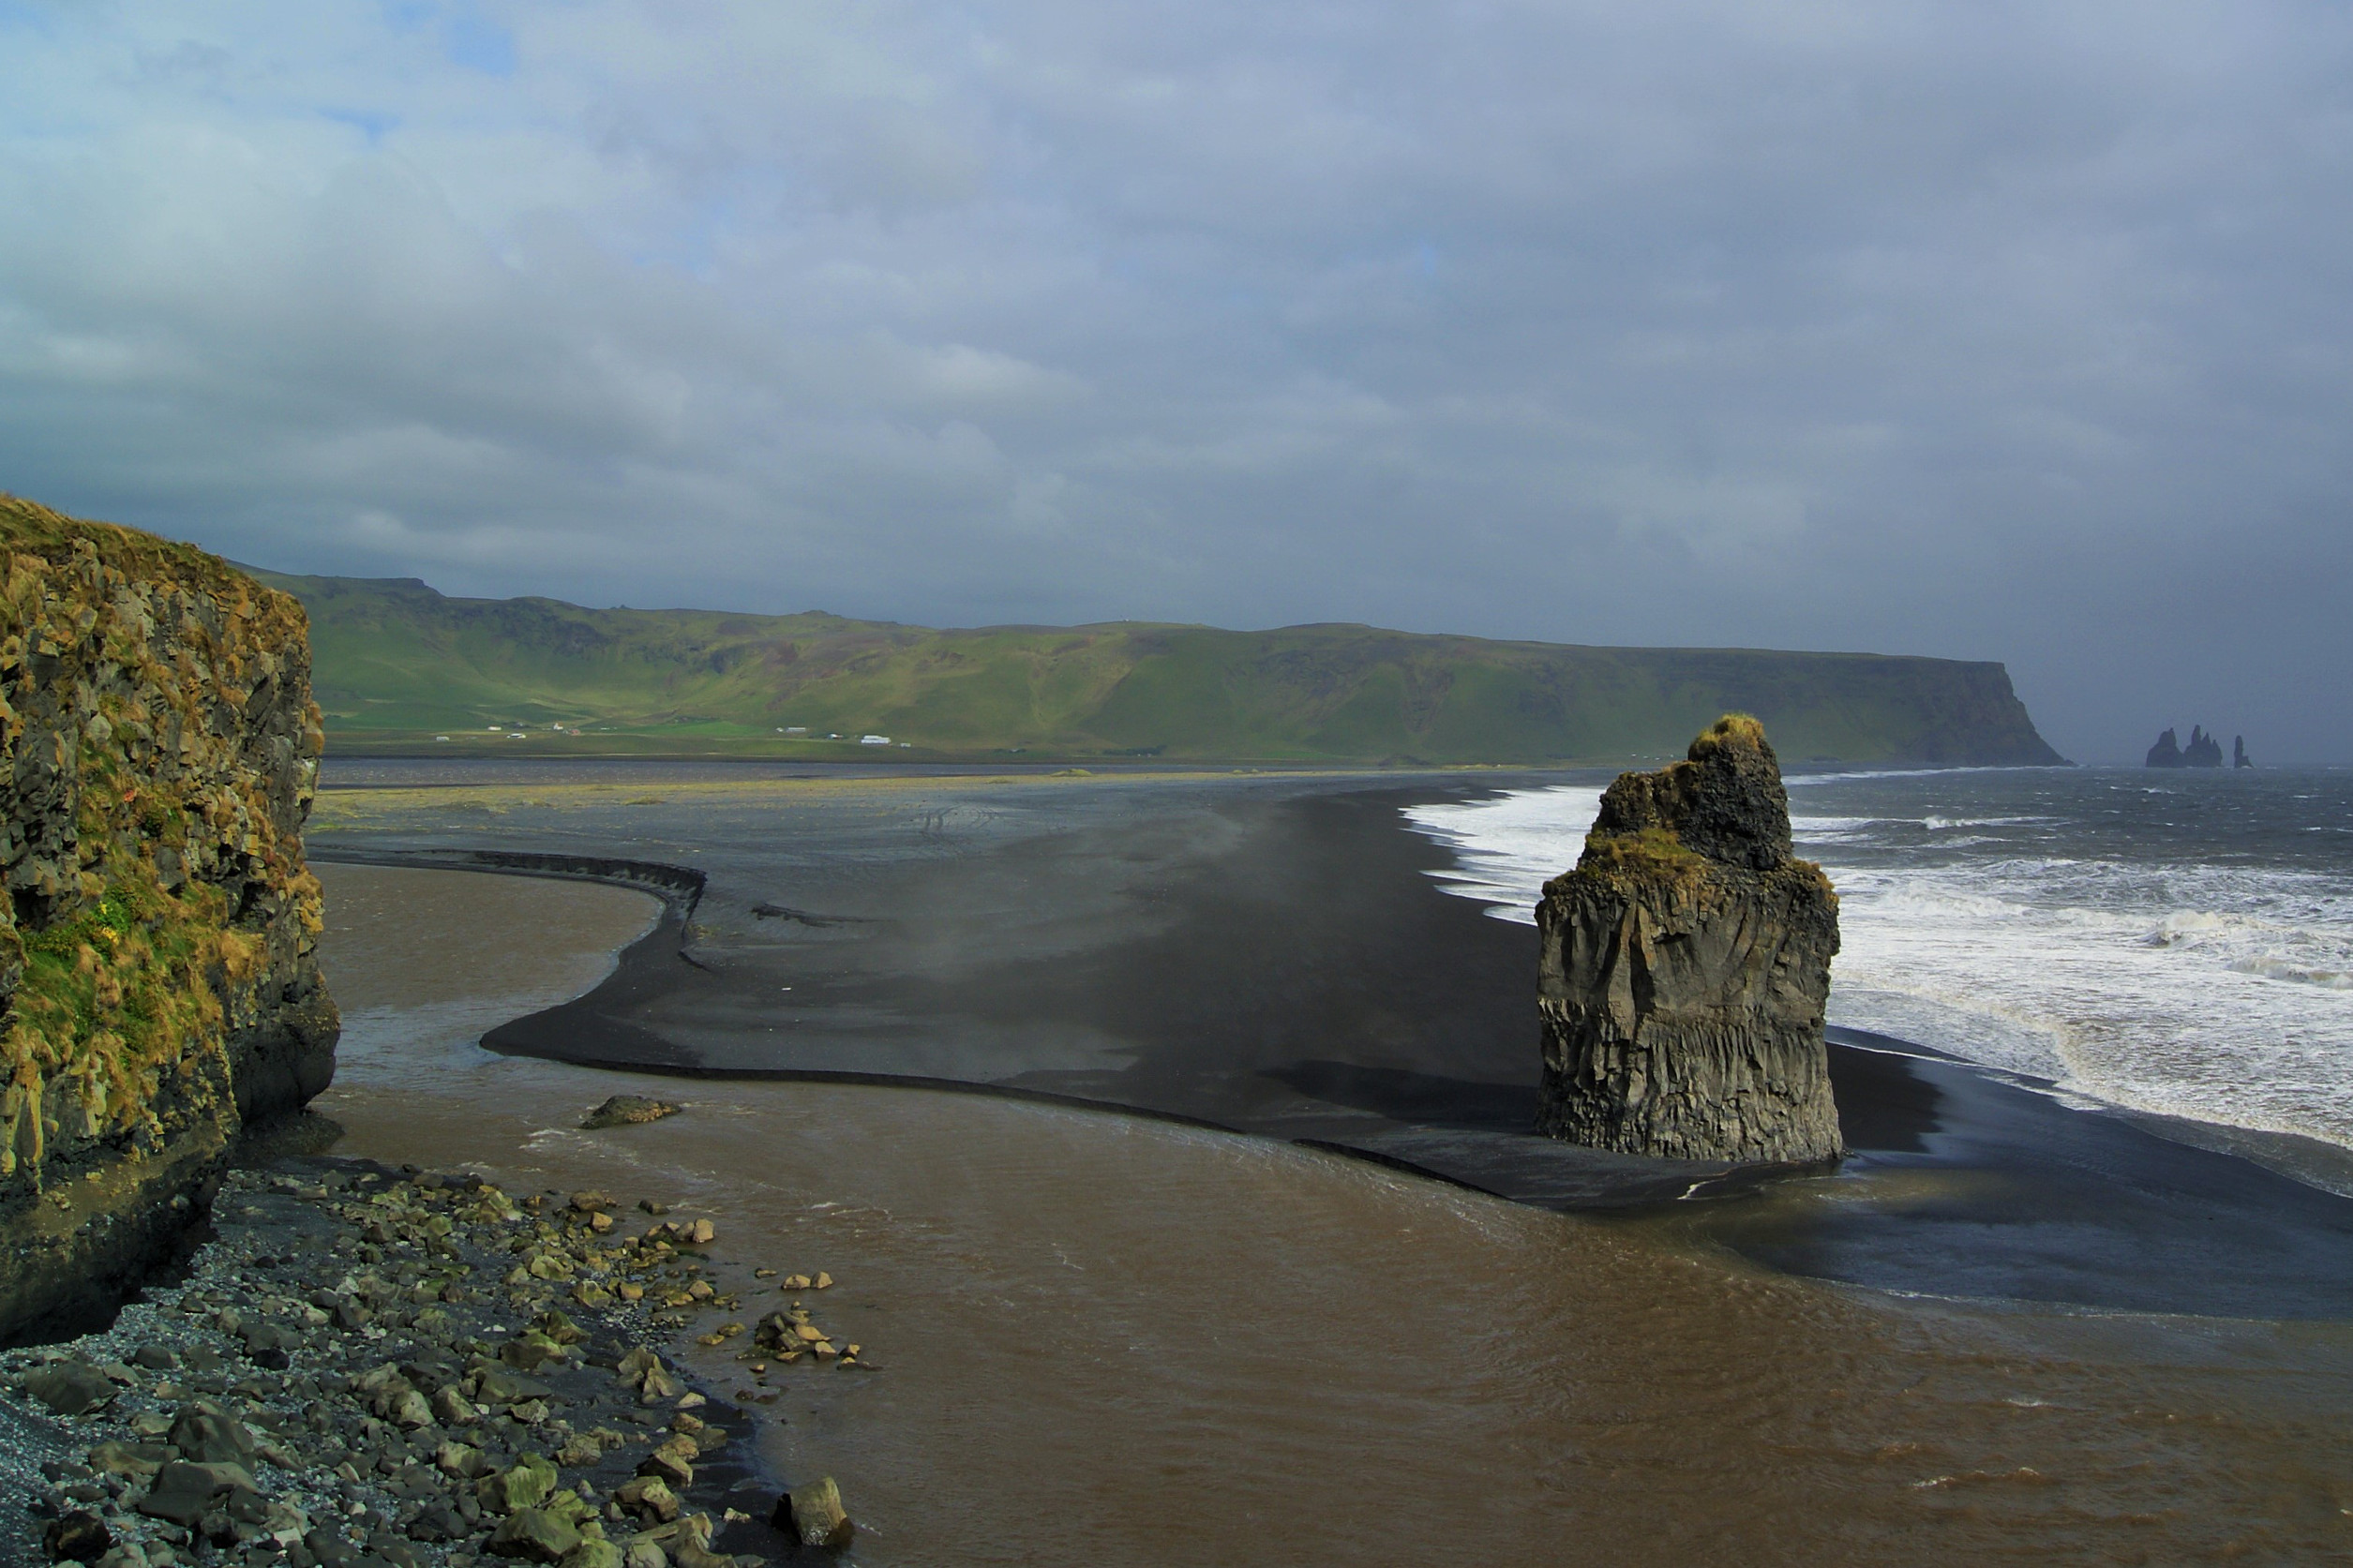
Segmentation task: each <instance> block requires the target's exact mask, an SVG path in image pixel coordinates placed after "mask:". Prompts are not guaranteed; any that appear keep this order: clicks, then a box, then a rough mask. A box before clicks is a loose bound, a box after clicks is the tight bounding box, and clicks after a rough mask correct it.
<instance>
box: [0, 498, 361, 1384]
mask: <svg viewBox="0 0 2353 1568" xmlns="http://www.w3.org/2000/svg"><path fill="white" fill-rule="evenodd" d="M0 568H4V569H5V573H6V580H5V585H0V762H4V763H5V766H0V873H5V876H6V880H7V889H8V894H9V896H8V899H7V903H6V905H5V907H0V1070H4V1071H5V1073H6V1089H5V1094H0V1341H6V1340H10V1339H21V1338H22V1337H26V1336H28V1335H34V1334H38V1333H42V1332H46V1331H50V1330H53V1329H56V1328H59V1327H66V1326H71V1325H73V1324H75V1323H77V1322H84V1321H86V1320H88V1319H90V1318H92V1317H95V1316H97V1315H100V1314H102V1313H103V1312H105V1311H107V1310H109V1309H110V1308H111V1307H112V1304H113V1302H114V1300H115V1299H117V1297H118V1295H119V1293H120V1292H121V1291H122V1290H123V1289H125V1288H126V1287H127V1285H128V1284H130V1283H132V1282H133V1281H135V1279H136V1278H137V1277H138V1276H139V1274H140V1273H141V1272H142V1270H144V1269H145V1268H147V1267H149V1266H150V1265H152V1264H153V1263H154V1262H157V1260H158V1259H160V1258H162V1257H165V1256H167V1255H168V1254H169V1253H170V1252H171V1251H172V1248H173V1247H174V1246H175V1245H176V1244H177V1242H178V1240H179V1238H180V1236H181V1235H182V1234H183V1233H184V1232H186V1231H187V1229H188V1227H190V1226H191V1225H192V1224H194V1223H196V1222H197V1221H198V1220H200V1219H201V1217H202V1214H203V1212H204V1207H205V1204H206V1202H207V1201H208V1199H209V1194H210V1190H211V1185H212V1183H213V1181H214V1180H215V1178H216V1176H217V1171H218V1168H219V1166H220V1163H221V1161H222V1159H223V1157H224V1156H225V1154H226V1153H227V1151H228V1149H229V1148H230V1146H231V1144H232V1141H233V1140H234V1139H235V1137H236V1136H237V1134H238V1133H239V1132H240V1131H241V1130H242V1129H244V1128H245V1127H247V1125H248V1124H252V1123H255V1122H258V1121H262V1120H264V1119H267V1118H269V1117H272V1116H277V1115H280V1114H283V1113H288V1112H291V1111H293V1110H295V1109H297V1108H299V1107H300V1106H301V1105H302V1103H303V1102H304V1101H305V1100H307V1099H308V1098H310V1097H311V1096H312V1095H314V1094H316V1093H318V1091H319V1090H320V1089H321V1088H322V1087H324V1086H325V1084H326V1083H327V1080H328V1078H329V1077H330V1075H331V1074H332V1073H333V1070H334V1060H335V1058H334V1047H335V1040H336V1035H337V1016H336V1010H335V1006H334V1004H333V1002H332V1001H330V1000H329V998H328V996H327V994H326V992H325V991H324V989H323V988H322V986H321V983H320V979H319V970H318V963H317V958H316V947H317V941H318V934H319V929H320V899H319V885H318V883H317V881H316V880H315V879H314V878H313V877H312V876H311V875H310V874H309V873H308V872H307V871H306V870H305V869H304V867H303V858H302V827H303V820H304V817H305V816H306V814H307V813H308V811H309V808H310V800H311V790H312V785H313V782H314V778H315V775H316V772H317V768H318V759H319V754H320V748H321V745H322V730H321V727H320V724H319V716H318V709H316V708H315V707H314V706H313V705H312V703H311V701H310V671H309V650H308V647H307V643H306V641H305V637H304V623H303V612H302V607H301V606H300V605H298V604H296V603H295V602H294V601H293V600H292V599H291V598H289V597H287V596H286V595H284V594H281V593H277V592H275V591H273V590H269V589H266V588H263V587H262V586H261V585H260V584H258V583H256V582H254V581H252V580H251V579H250V578H248V577H246V576H243V575H240V574H238V573H236V572H234V571H232V570H231V569H230V568H229V567H227V566H226V565H224V564H223V563H222V562H220V561H219V560H215V559H214V558H212V557H210V556H207V555H204V554H203V553H202V552H201V551H198V550H194V549H191V548H188V547H187V546H186V545H172V544H167V543H165V542H164V541H162V540H158V539H155V538H151V537H149V536H147V535H145V534H142V533H136V532H133V531H132V530H127V529H120V528H113V527H110V526H108V525H105V524H101V523H86V522H80V521H77V520H75V519H72V518H69V517H66V516H62V515H59V514H57V513H54V512H52V511H49V510H47V509H46V508H43V507H39V506H36V505H32V504H30V503H28V502H25V501H21V500H16V499H14V498H12V497H6V496H0Z"/></svg>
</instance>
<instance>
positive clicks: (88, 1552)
mask: <svg viewBox="0 0 2353 1568" xmlns="http://www.w3.org/2000/svg"><path fill="white" fill-rule="evenodd" d="M113 1545H114V1532H113V1531H110V1530H108V1529H107V1528H106V1521H105V1520H104V1519H101V1518H99V1517H98V1516H97V1515H96V1514H93V1513H90V1512H89V1511H88V1510H86V1509H76V1510H75V1511H74V1512H72V1513H70V1514H67V1515H64V1516H60V1517H58V1518H54V1519H52V1520H50V1521H49V1528H48V1529H46V1530H44V1531H41V1546H42V1549H44V1550H45V1551H47V1552H48V1553H49V1561H52V1562H96V1561H97V1560H98V1559H100V1558H102V1557H104V1556H105V1555H106V1553H107V1549H108V1548H109V1547H111V1546H113Z"/></svg>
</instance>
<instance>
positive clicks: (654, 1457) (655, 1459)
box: [637, 1439, 698, 1488]
mask: <svg viewBox="0 0 2353 1568" xmlns="http://www.w3.org/2000/svg"><path fill="white" fill-rule="evenodd" d="M687 1441H689V1443H692V1441H694V1439H687ZM697 1453H698V1451H692V1453H687V1451H678V1448H670V1446H668V1443H664V1446H661V1448H656V1451H654V1453H650V1456H645V1457H642V1460H637V1474H640V1476H654V1479H661V1481H668V1484H670V1486H673V1488H680V1486H694V1456H697Z"/></svg>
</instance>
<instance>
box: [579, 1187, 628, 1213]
mask: <svg viewBox="0 0 2353 1568" xmlns="http://www.w3.org/2000/svg"><path fill="white" fill-rule="evenodd" d="M572 1206H573V1207H574V1208H576V1209H577V1210H579V1211H580V1212H581V1213H582V1214H598V1213H601V1212H603V1211H604V1210H607V1209H612V1208H618V1207H620V1205H619V1204H618V1203H615V1202H613V1201H612V1200H611V1199H610V1198H607V1197H606V1196H605V1194H603V1193H601V1192H595V1191H589V1192H576V1193H574V1194H573V1195H572Z"/></svg>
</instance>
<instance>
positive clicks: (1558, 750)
mask: <svg viewBox="0 0 2353 1568" xmlns="http://www.w3.org/2000/svg"><path fill="white" fill-rule="evenodd" d="M254 575H256V576H259V577H261V578H262V580H263V581H265V582H268V583H270V584H271V585H273V586H275V587H277V588H281V589H284V590H287V591H288V592H290V593H292V594H294V595H295V596H297V597H298V598H300V599H301V600H302V602H303V604H304V605H305V606H306V607H307V609H308V610H309V613H310V628H311V644H312V649H313V656H314V665H315V669H314V679H315V681H316V685H317V690H318V696H319V702H320V705H321V706H322V708H323V709H325V711H326V715H327V729H328V734H329V736H330V737H331V739H332V741H333V745H334V749H335V750H336V751H337V752H338V753H340V754H346V755H349V754H365V753H378V754H382V753H391V752H419V751H423V752H427V753H434V754H439V753H443V752H450V751H457V752H472V751H491V752H496V753H498V754H505V755H519V754H527V753H539V752H547V753H561V754H570V755H582V754H634V755H681V754H689V755H712V754H720V755H730V754H732V755H756V756H788V757H808V758H811V759H863V760H881V759H884V758H886V757H887V758H890V759H892V760H899V761H918V760H922V761H937V760H942V759H970V760H999V761H1002V760H1022V761H1072V762H1084V761H1096V760H1102V759H1132V758H1161V759H1164V760H1169V761H1193V762H1226V763H1268V764H1306V765H1317V764H1351V765H1388V766H1414V765H1420V764H1467V763H1494V764H1523V765H1524V764H1546V763H1570V762H1595V763H1617V762H1625V761H1628V760H1632V759H1641V758H1649V757H1657V756H1665V755H1672V754H1681V752H1682V751H1683V749H1684V747H1685V746H1686V744H1688V743H1689V741H1690V739H1691V737H1692V736H1693V735H1694V734H1696V733H1697V732H1698V731H1699V730H1700V729H1701V728H1703V727H1704V726H1705V725H1706V724H1708V723H1709V722H1711V721H1712V720H1714V719H1715V718H1716V715H1718V714H1719V713H1722V712H1725V711H1727V710H1728V709H1739V710H1743V711H1746V712H1750V713H1754V714H1756V715H1757V716H1758V717H1760V718H1761V719H1762V720H1763V721H1764V723H1765V724H1766V727H1767V729H1768V730H1769V731H1770V733H1771V734H1772V737H1773V739H1774V743H1775V745H1776V748H1777V749H1778V750H1779V752H1780V754H1781V756H1782V758H1783V760H1784V761H1786V762H1793V763H1806V762H1831V761H1836V762H1842V763H1881V764H1887V763H1893V764H1915V765H1924V766H1926V765H1938V764H1959V763H2048V762H2056V761H2058V760H2059V758H2058V756H2057V754H2055V753H2054V752H2052V750H2051V749H2050V747H2049V746H2047V745H2046V744H2045V742H2044V740H2043V739H2042V737H2041V736H2040V735H2038V734H2036V733H2035V729H2034V725H2033V722H2032V721H2031V719H2030V718H2029V717H2028V716H2027V712H2026V709H2025V706H2024V705H2023V704H2021V703H2020V702H2019V701H2018V699H2017V697H2016V694H2013V692H2012V691H2011V688H2010V678H2009V675H2008V673H2007V672H2006V671H2004V670H2003V668H2002V667H2001V665H1996V664H1964V663H1959V662H1956V661H1952V660H1941V659H1913V658H1894V657H1886V656H1881V655H1877V654H1854V653H1785V652H1770V651H1761V650H1744V649H1622V648H1581V647H1574V646H1564V645H1559V644H1551V643H1526V642H1491V641H1486V640H1482V639H1480V638H1476V637H1457V636H1425V635H1411V634H1407V633H1402V632H1386V631H1381V630H1379V629H1377V628H1373V627H1369V626H1345V625H1326V626H1292V627H1285V628H1282V629H1281V630H1279V631H1271V632H1227V631H1219V630H1217V629H1214V628H1211V627H1206V626H1177V625H1155V624H1148V623H1142V622H1131V621H1116V622H1110V623H1106V624H1102V625H1095V626H1068V627H1043V626H997V627H982V628H979V629H976V630H969V631H937V630H932V629H929V628H925V627H920V626H900V625H894V624H892V623H889V622H883V621H862V620H843V619H841V618H839V617H837V616H830V615H790V616H752V615H729V614H724V613H720V612H715V611H703V610H630V609H609V610H595V609H583V608H581V607H579V606H577V605H566V604H562V603H559V602H557V601H555V600H551V599H502V600H490V599H453V598H448V597H445V596H443V595H442V594H440V593H437V592H435V591H434V590H432V589H430V588H428V587H427V586H426V585H425V584H424V583H422V582H418V581H415V580H414V579H397V580H396V579H374V578H353V577H296V576H285V575H278V574H276V573H270V572H262V571H257V572H255V574H254ZM557 726H561V728H559V727H557ZM787 729H802V730H805V731H807V734H806V735H805V736H802V735H788V734H787V733H785V731H786V730H787ZM572 730H577V731H578V732H579V734H578V735H577V737H575V736H573V735H572V734H570V733H569V732H570V731H572ZM516 735H520V736H523V737H525V739H520V740H517V739H510V737H512V736H516ZM865 735H884V736H888V737H890V739H891V743H890V745H889V746H888V747H879V746H863V745H860V744H859V743H858V740H859V738H860V737H862V736H865ZM828 736H838V737H840V738H841V739H826V737H828ZM442 737H447V738H448V739H441V738H442Z"/></svg>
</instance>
